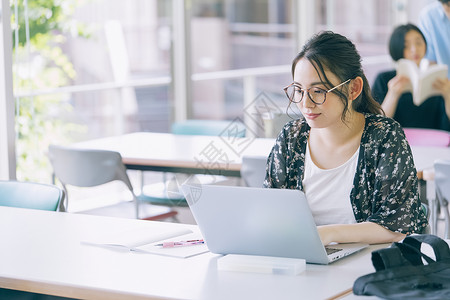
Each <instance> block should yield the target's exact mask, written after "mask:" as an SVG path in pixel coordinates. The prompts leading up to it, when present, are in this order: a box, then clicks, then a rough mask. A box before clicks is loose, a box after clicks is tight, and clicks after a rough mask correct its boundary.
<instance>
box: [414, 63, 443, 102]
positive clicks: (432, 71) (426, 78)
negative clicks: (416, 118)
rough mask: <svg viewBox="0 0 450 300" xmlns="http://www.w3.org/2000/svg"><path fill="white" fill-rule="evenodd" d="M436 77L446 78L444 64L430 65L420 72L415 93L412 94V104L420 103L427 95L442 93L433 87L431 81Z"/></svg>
mask: <svg viewBox="0 0 450 300" xmlns="http://www.w3.org/2000/svg"><path fill="white" fill-rule="evenodd" d="M438 78H444V79H445V78H447V66H446V65H432V66H430V67H429V68H428V69H427V70H425V71H424V72H422V74H421V76H420V81H419V82H420V85H419V87H418V90H417V94H415V95H414V104H416V105H420V104H421V103H422V102H423V101H425V100H426V99H428V98H429V97H431V96H436V95H441V94H442V93H441V92H440V91H439V90H437V89H435V88H433V83H434V82H435V81H436V79H438Z"/></svg>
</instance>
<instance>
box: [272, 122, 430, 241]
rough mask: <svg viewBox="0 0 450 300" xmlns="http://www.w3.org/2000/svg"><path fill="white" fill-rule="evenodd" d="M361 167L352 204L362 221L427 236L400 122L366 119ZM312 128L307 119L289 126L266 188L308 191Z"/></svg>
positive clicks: (274, 152)
mask: <svg viewBox="0 0 450 300" xmlns="http://www.w3.org/2000/svg"><path fill="white" fill-rule="evenodd" d="M365 118H366V124H365V128H364V132H363V134H362V137H361V146H360V152H359V157H358V165H357V169H356V174H355V178H354V180H353V187H352V191H351V193H350V201H351V204H352V208H353V213H354V214H355V218H356V221H357V222H358V223H359V222H365V221H368V222H373V223H377V224H379V225H381V226H383V227H385V228H387V229H389V230H391V231H394V232H401V233H405V234H411V233H421V232H422V231H423V230H424V228H425V227H426V226H427V224H428V221H427V218H426V216H425V214H424V212H423V210H422V209H421V204H420V200H419V194H418V179H417V173H416V168H415V166H414V161H413V157H412V153H411V149H410V147H409V144H408V142H407V141H406V138H405V135H404V132H403V130H402V128H401V126H400V125H399V124H398V123H397V122H396V121H394V120H392V119H390V118H387V117H383V116H380V115H374V114H365ZM309 131H310V127H309V125H308V124H307V123H306V121H305V120H304V119H303V118H301V119H298V120H293V121H291V122H289V123H287V124H286V125H285V126H284V128H283V130H282V131H281V132H280V134H279V135H278V138H277V140H276V143H275V145H274V147H273V148H272V151H271V153H270V155H269V158H268V161H267V174H266V179H265V181H264V187H267V188H284V189H299V190H303V185H302V179H303V174H304V171H305V151H306V145H307V140H308V136H309Z"/></svg>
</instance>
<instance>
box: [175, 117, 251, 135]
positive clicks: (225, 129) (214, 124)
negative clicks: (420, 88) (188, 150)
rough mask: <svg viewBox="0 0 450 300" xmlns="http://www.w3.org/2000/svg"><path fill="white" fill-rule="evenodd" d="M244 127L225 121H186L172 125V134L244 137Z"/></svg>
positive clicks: (239, 123) (237, 123)
mask: <svg viewBox="0 0 450 300" xmlns="http://www.w3.org/2000/svg"><path fill="white" fill-rule="evenodd" d="M245 132H246V129H245V125H244V124H243V123H241V122H237V121H226V120H186V121H181V122H175V123H173V124H172V133H174V134H183V135H211V136H219V135H226V136H235V137H245Z"/></svg>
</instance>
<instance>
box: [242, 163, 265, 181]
mask: <svg viewBox="0 0 450 300" xmlns="http://www.w3.org/2000/svg"><path fill="white" fill-rule="evenodd" d="M266 165H267V157H266V156H243V157H242V166H241V178H242V179H243V180H244V183H245V185H246V186H248V187H262V185H263V182H264V179H265V177H266Z"/></svg>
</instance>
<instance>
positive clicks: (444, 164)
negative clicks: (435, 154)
mask: <svg viewBox="0 0 450 300" xmlns="http://www.w3.org/2000/svg"><path fill="white" fill-rule="evenodd" d="M434 172H435V173H434V174H435V175H434V181H435V184H436V190H437V192H438V194H440V195H441V196H442V197H443V198H444V199H446V200H447V201H450V160H443V159H439V160H436V161H435V162H434Z"/></svg>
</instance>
